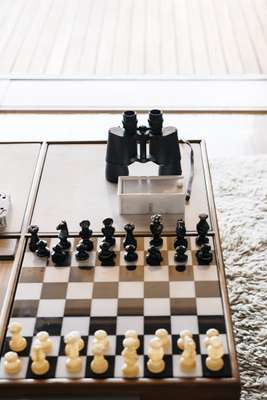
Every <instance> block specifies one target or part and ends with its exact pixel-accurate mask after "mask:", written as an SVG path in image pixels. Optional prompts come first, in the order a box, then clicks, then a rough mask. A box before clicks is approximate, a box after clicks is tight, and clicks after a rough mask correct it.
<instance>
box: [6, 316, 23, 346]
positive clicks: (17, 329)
mask: <svg viewBox="0 0 267 400" xmlns="http://www.w3.org/2000/svg"><path fill="white" fill-rule="evenodd" d="M8 329H9V331H10V332H11V335H12V336H11V339H10V341H9V347H10V349H11V350H13V351H15V352H20V351H23V350H25V349H26V347H27V341H26V339H25V338H24V337H23V336H22V334H21V331H22V326H21V324H20V323H19V322H16V321H15V322H12V323H11V324H10V325H9V327H8Z"/></svg>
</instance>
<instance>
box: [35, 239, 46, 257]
mask: <svg viewBox="0 0 267 400" xmlns="http://www.w3.org/2000/svg"><path fill="white" fill-rule="evenodd" d="M35 253H36V254H37V256H38V257H49V256H50V250H49V248H48V247H47V242H46V241H45V240H39V242H38V243H37V249H36V251H35Z"/></svg>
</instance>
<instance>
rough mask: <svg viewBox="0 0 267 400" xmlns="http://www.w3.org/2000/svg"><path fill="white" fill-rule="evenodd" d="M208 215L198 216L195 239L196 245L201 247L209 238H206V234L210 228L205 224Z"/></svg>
mask: <svg viewBox="0 0 267 400" xmlns="http://www.w3.org/2000/svg"><path fill="white" fill-rule="evenodd" d="M207 218H208V215H207V214H199V222H198V223H197V226H196V228H197V233H198V237H197V238H196V244H197V245H198V246H201V245H202V244H206V243H209V238H208V237H207V233H208V231H209V229H210V226H209V224H208V222H207Z"/></svg>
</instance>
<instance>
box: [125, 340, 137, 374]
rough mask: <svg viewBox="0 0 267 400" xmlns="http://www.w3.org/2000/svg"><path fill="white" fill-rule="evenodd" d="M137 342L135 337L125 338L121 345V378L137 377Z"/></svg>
mask: <svg viewBox="0 0 267 400" xmlns="http://www.w3.org/2000/svg"><path fill="white" fill-rule="evenodd" d="M138 342H139V340H138V339H137V338H135V337H126V338H125V339H124V340H123V342H122V344H123V347H124V349H123V351H122V353H121V355H122V356H123V360H124V364H123V366H122V373H123V376H124V377H126V378H135V377H137V376H138V375H139V365H138V355H137V352H136V350H137V349H138V347H139V343H138Z"/></svg>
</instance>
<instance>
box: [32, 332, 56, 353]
mask: <svg viewBox="0 0 267 400" xmlns="http://www.w3.org/2000/svg"><path fill="white" fill-rule="evenodd" d="M36 339H37V340H36V343H39V344H40V345H41V346H42V349H43V351H44V352H45V353H49V352H50V351H51V350H52V347H53V343H52V340H51V339H50V338H49V334H48V332H46V331H40V332H38V333H37V335H36Z"/></svg>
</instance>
